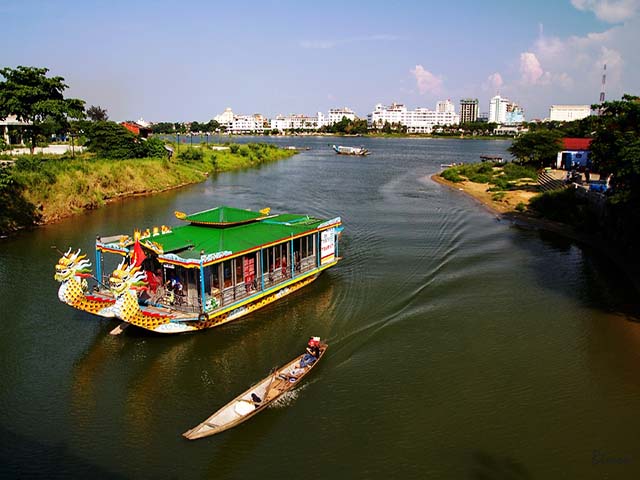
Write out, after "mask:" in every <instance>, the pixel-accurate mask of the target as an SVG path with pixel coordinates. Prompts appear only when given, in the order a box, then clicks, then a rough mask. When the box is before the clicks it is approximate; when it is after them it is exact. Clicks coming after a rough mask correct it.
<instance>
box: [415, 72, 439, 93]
mask: <svg viewBox="0 0 640 480" xmlns="http://www.w3.org/2000/svg"><path fill="white" fill-rule="evenodd" d="M409 72H410V73H411V74H412V75H413V76H414V77H415V78H416V86H417V87H418V91H419V92H420V93H421V94H422V95H424V94H425V93H427V92H431V93H440V92H441V91H442V77H438V76H436V75H434V74H433V73H431V72H430V71H429V70H425V68H424V67H423V66H422V65H416V68H414V69H413V70H409Z"/></svg>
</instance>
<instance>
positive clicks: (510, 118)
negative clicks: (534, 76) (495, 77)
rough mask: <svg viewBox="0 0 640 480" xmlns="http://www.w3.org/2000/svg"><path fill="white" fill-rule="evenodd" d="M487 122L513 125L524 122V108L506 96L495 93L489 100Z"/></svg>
mask: <svg viewBox="0 0 640 480" xmlns="http://www.w3.org/2000/svg"><path fill="white" fill-rule="evenodd" d="M489 122H491V123H498V124H507V125H515V124H518V123H522V122H524V110H523V109H522V107H521V106H520V105H518V104H517V103H515V102H512V101H511V100H509V99H508V98H504V97H501V96H500V95H496V96H495V97H493V98H492V99H491V101H490V102H489Z"/></svg>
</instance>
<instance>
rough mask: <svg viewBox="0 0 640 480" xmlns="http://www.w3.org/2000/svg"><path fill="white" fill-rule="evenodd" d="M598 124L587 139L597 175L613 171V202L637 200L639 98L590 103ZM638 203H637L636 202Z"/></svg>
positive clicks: (639, 196) (639, 176) (639, 199)
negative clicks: (597, 111)
mask: <svg viewBox="0 0 640 480" xmlns="http://www.w3.org/2000/svg"><path fill="white" fill-rule="evenodd" d="M593 107H594V108H599V109H600V110H601V112H602V114H601V116H600V119H601V125H600V127H599V128H598V129H597V130H596V132H595V135H594V138H593V141H592V142H591V160H592V162H593V165H594V167H595V168H596V169H597V170H598V171H600V173H601V174H603V175H607V174H613V178H614V189H613V191H614V193H613V197H612V201H613V202H615V203H625V204H627V203H631V204H634V205H636V204H639V203H640V97H634V96H632V95H624V96H623V97H622V100H618V101H613V102H605V103H603V104H602V105H597V106H596V105H594V106H593ZM638 206H640V205H638Z"/></svg>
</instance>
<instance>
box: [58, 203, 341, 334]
mask: <svg viewBox="0 0 640 480" xmlns="http://www.w3.org/2000/svg"><path fill="white" fill-rule="evenodd" d="M175 215H176V217H177V218H178V219H179V220H181V221H182V222H183V224H181V225H179V226H175V227H167V226H164V225H163V226H162V227H153V228H150V229H147V230H145V231H144V232H141V231H134V232H133V235H127V234H124V235H115V236H110V237H101V236H98V237H97V238H96V243H95V267H96V272H95V275H94V273H93V271H92V269H91V267H92V265H91V261H90V260H88V259H87V258H86V255H83V254H82V252H81V251H80V250H77V251H72V249H69V250H68V251H67V252H66V253H64V254H63V255H62V257H61V258H60V260H59V261H58V264H57V265H56V273H55V279H56V280H57V281H59V282H60V287H59V289H58V298H59V299H60V301H62V302H63V303H66V304H68V305H70V306H72V307H74V308H77V309H79V310H83V311H86V312H89V313H92V314H95V315H97V316H101V317H107V318H114V319H119V320H122V321H123V322H125V324H124V326H128V325H135V326H137V327H141V328H144V329H146V330H151V331H154V332H158V333H182V332H190V331H197V330H203V329H205V328H211V327H216V326H218V325H222V324H225V323H227V322H230V321H232V320H235V319H237V318H239V317H242V316H244V315H247V314H249V313H251V312H253V311H255V310H257V309H259V308H261V307H264V306H265V305H268V304H270V303H272V302H275V301H276V300H278V299H280V298H282V297H284V296H286V295H288V294H290V293H293V292H295V291H296V290H299V289H300V288H302V287H304V286H306V285H308V284H309V283H311V282H312V281H313V280H315V279H316V278H317V277H318V276H319V275H320V274H321V273H322V272H323V271H324V270H326V269H328V268H330V267H332V266H334V265H336V264H337V263H338V261H339V260H340V259H341V257H339V255H338V244H339V238H340V233H341V232H342V226H341V225H342V221H341V219H340V217H335V218H331V219H320V218H315V217H312V216H309V215H296V214H286V213H285V214H275V215H274V214H271V213H270V209H264V210H261V211H259V212H254V211H250V210H243V209H238V208H232V207H227V206H220V207H216V208H213V209H210V210H205V211H202V212H197V213H194V214H189V215H188V214H186V213H182V212H175ZM114 258H115V259H117V260H114ZM118 260H119V263H118ZM108 264H111V265H117V266H116V268H115V269H114V270H113V271H112V272H111V273H107V271H108V268H106V266H107V265H108Z"/></svg>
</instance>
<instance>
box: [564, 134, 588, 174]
mask: <svg viewBox="0 0 640 480" xmlns="http://www.w3.org/2000/svg"><path fill="white" fill-rule="evenodd" d="M591 140H592V139H591V138H570V137H565V138H563V139H562V150H561V151H559V152H558V157H557V159H556V168H559V169H563V170H573V169H574V168H578V169H580V168H590V167H591V161H590V159H589V148H591Z"/></svg>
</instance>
